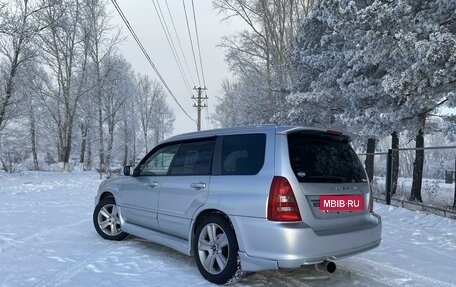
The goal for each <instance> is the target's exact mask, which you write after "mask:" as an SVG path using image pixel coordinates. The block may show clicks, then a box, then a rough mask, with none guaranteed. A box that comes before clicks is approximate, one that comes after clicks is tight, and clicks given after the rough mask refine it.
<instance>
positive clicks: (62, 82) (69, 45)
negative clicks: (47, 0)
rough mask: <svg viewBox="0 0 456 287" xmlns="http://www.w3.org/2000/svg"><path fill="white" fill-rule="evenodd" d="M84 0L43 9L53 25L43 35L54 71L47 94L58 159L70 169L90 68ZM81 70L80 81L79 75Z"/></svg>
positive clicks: (46, 56) (43, 45)
mask: <svg viewBox="0 0 456 287" xmlns="http://www.w3.org/2000/svg"><path fill="white" fill-rule="evenodd" d="M83 5H84V3H83V1H81V0H77V1H61V2H59V5H55V6H50V7H48V8H46V9H44V10H43V13H42V20H43V21H44V22H45V23H47V24H49V28H48V29H46V30H45V31H43V33H41V34H40V39H41V43H40V44H41V45H40V46H41V49H42V51H43V58H42V59H43V61H44V62H45V64H46V65H47V67H48V68H49V69H50V71H51V77H52V79H51V81H52V83H51V85H50V86H49V89H48V93H47V95H46V96H45V97H43V102H44V103H45V104H46V107H47V109H48V112H49V114H50V115H51V117H52V119H53V120H54V124H55V128H56V129H57V130H58V142H57V151H58V161H59V163H60V166H61V169H62V170H69V169H70V166H69V162H70V155H71V148H72V143H73V141H72V136H73V128H74V120H75V116H76V111H77V107H78V104H79V102H80V100H81V97H82V96H83V89H82V85H83V82H84V80H85V76H86V67H87V59H88V56H87V50H86V47H87V45H86V43H87V33H85V31H84V29H83V27H82V22H81V10H82V6H83ZM78 73H80V75H81V76H80V77H79V79H78V80H79V82H78V83H76V81H75V76H76V75H77V74H78Z"/></svg>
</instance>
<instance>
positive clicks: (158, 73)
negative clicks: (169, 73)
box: [111, 0, 196, 123]
mask: <svg viewBox="0 0 456 287" xmlns="http://www.w3.org/2000/svg"><path fill="white" fill-rule="evenodd" d="M111 2H112V4H113V5H114V7H115V8H116V10H117V12H118V13H119V15H120V17H121V18H122V20H123V22H124V23H125V25H126V26H127V29H128V30H129V31H130V33H131V35H132V36H133V38H134V39H135V41H136V44H138V46H139V48H140V49H141V51H142V52H143V54H144V56H145V57H146V59H147V61H148V62H149V64H150V65H151V67H152V69H153V70H154V71H155V73H156V74H157V76H158V78H159V79H160V81H161V82H162V84H163V86H164V87H165V89H166V90H167V91H168V93H169V94H170V95H171V97H172V98H173V99H174V101H175V102H176V104H177V105H178V106H179V108H180V109H181V110H182V111H183V112H184V114H185V115H186V116H187V117H188V118H189V119H191V120H192V121H193V122H195V123H196V121H195V120H194V119H193V118H192V117H191V116H190V115H189V114H188V113H187V112H186V111H185V109H184V108H183V107H182V105H181V104H180V103H179V101H178V100H177V98H176V97H175V96H174V94H173V92H172V91H171V89H170V88H169V86H168V84H167V83H166V82H165V80H164V79H163V77H162V75H161V74H160V72H159V71H158V69H157V67H156V66H155V64H154V62H152V59H151V58H150V56H149V54H148V53H147V51H146V49H145V48H144V46H143V45H142V43H141V41H140V40H139V38H138V36H137V35H136V33H135V31H134V30H133V28H132V27H131V25H130V22H128V19H127V17H126V16H125V15H124V13H123V12H122V9H121V8H120V6H119V5H118V4H117V1H116V0H111Z"/></svg>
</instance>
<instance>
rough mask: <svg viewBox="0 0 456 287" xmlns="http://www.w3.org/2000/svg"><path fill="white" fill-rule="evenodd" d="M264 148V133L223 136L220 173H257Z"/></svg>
mask: <svg viewBox="0 0 456 287" xmlns="http://www.w3.org/2000/svg"><path fill="white" fill-rule="evenodd" d="M265 148H266V135H265V134H245V135H232V136H224V137H223V143H222V174H223V175H255V174H257V173H258V172H259V171H260V170H261V168H262V167H263V164H264V154H265Z"/></svg>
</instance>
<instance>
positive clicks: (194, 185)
mask: <svg viewBox="0 0 456 287" xmlns="http://www.w3.org/2000/svg"><path fill="white" fill-rule="evenodd" d="M190 186H191V187H192V188H194V189H203V188H206V184H205V183H204V182H194V183H192V184H191V185H190Z"/></svg>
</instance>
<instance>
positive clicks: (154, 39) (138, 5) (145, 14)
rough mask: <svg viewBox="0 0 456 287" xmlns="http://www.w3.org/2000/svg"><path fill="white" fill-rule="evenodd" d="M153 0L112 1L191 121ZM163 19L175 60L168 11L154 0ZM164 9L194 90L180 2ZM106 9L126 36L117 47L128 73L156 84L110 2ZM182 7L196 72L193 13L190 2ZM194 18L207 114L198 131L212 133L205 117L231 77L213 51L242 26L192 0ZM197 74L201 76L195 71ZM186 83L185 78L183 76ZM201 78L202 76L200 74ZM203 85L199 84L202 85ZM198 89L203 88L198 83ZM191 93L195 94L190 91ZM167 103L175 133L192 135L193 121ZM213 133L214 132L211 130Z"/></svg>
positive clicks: (188, 101) (218, 52)
mask: <svg viewBox="0 0 456 287" xmlns="http://www.w3.org/2000/svg"><path fill="white" fill-rule="evenodd" d="M153 1H157V0H135V1H131V0H130V1H128V0H117V3H118V4H119V6H120V8H121V9H122V11H123V12H124V14H125V16H126V17H127V18H128V20H129V22H130V25H131V26H132V27H133V29H134V30H135V32H136V34H137V35H138V37H139V39H140V40H141V42H142V44H143V45H144V47H145V49H146V50H147V52H148V53H149V55H150V57H151V59H152V61H153V62H154V64H155V65H156V67H157V68H158V70H159V71H160V73H161V74H162V76H163V78H164V79H165V81H166V82H167V84H168V86H169V87H170V89H171V90H172V92H173V93H174V94H175V96H176V98H177V99H178V101H179V102H180V103H181V105H182V106H183V107H184V109H185V110H186V111H187V113H189V114H190V116H191V117H192V118H193V119H195V120H196V108H194V107H193V103H194V100H192V99H191V98H190V97H191V96H192V94H190V92H189V91H188V89H187V88H186V85H185V84H184V81H183V79H182V76H181V74H180V72H179V68H178V66H177V64H176V62H175V60H174V57H173V54H172V51H171V48H170V47H169V44H168V42H167V40H166V37H165V34H164V32H163V29H162V26H161V24H160V21H159V19H158V17H157V12H156V11H155V8H154V2H153ZM158 1H159V3H160V6H161V9H162V12H163V14H164V16H165V20H166V23H167V25H168V28H169V30H170V33H171V35H172V37H173V41H174V43H175V45H176V49H178V53H179V56H181V55H180V50H179V45H178V42H177V39H176V37H175V33H174V29H173V27H172V23H171V20H170V17H169V13H168V10H167V8H166V1H165V0H158ZM167 2H168V5H169V8H170V11H171V15H172V17H173V20H174V23H175V26H176V30H177V32H178V35H179V38H180V41H181V44H182V47H183V50H184V53H185V56H186V59H187V63H188V65H189V68H190V71H191V72H192V77H193V78H194V81H195V83H190V86H191V88H193V84H195V85H197V86H198V80H197V75H196V70H195V65H194V60H193V56H192V52H191V46H190V41H189V36H188V31H187V25H186V21H185V13H184V8H183V4H182V1H181V0H168V1H167ZM109 4H110V9H111V10H112V15H113V22H114V24H115V25H118V26H121V27H122V30H123V34H124V35H125V36H127V40H126V41H125V42H124V43H122V44H121V46H120V49H121V52H122V54H123V55H124V56H125V58H126V59H127V60H128V61H129V62H130V63H131V64H132V66H133V69H134V70H135V71H136V72H140V73H142V74H147V75H149V76H150V77H152V78H156V79H158V77H157V76H156V74H155V73H154V71H153V69H152V68H151V66H150V65H149V63H148V62H147V60H146V58H145V57H144V55H143V54H142V52H141V50H140V49H139V47H138V46H137V44H136V42H135V41H134V39H133V37H132V36H131V35H130V33H129V31H128V30H127V28H126V27H125V25H124V24H123V22H122V20H121V18H120V16H119V15H118V13H117V11H116V10H115V9H114V6H113V5H112V4H111V2H109ZM185 4H186V7H187V14H188V17H189V24H190V28H191V33H192V39H193V41H194V44H193V45H194V48H195V53H196V57H197V58H196V59H197V64H198V69H199V68H200V67H199V58H198V50H197V43H196V36H195V29H194V21H193V12H192V1H191V0H185ZM194 5H195V13H196V16H197V26H198V34H199V40H200V47H201V55H202V62H203V70H204V76H205V80H206V87H207V95H208V97H209V100H208V112H209V113H207V111H206V110H207V109H203V113H202V116H203V117H202V129H208V128H211V127H212V125H209V126H208V124H207V120H206V118H207V115H208V114H209V115H210V114H212V113H214V111H215V105H216V103H217V97H218V96H220V93H221V82H222V80H223V79H226V78H230V73H229V70H228V67H227V65H226V63H225V62H224V54H223V53H224V51H223V50H222V49H221V48H219V47H217V44H219V43H220V41H221V37H222V36H223V35H227V34H230V33H233V32H235V31H238V30H240V29H241V28H242V27H243V25H242V22H241V21H240V20H233V19H232V20H230V21H229V22H226V21H223V22H222V21H221V20H222V18H223V15H218V14H217V11H215V10H213V7H212V1H209V0H194ZM181 62H182V65H183V66H184V70H185V71H187V69H186V67H185V62H184V60H183V58H182V57H181ZM200 73H201V71H200ZM187 77H188V80H189V82H191V79H190V77H189V76H188V75H187ZM200 78H202V76H201V75H200ZM201 82H202V80H201ZM201 85H203V84H201ZM191 92H192V93H194V91H193V90H192V91H191ZM167 99H168V103H169V105H170V106H171V107H172V109H173V110H174V113H175V115H176V121H175V124H174V134H180V133H184V132H190V131H196V123H194V122H192V121H191V120H190V119H189V118H188V117H187V116H186V115H185V114H184V113H183V112H182V111H181V109H180V108H179V107H178V106H177V104H175V102H174V100H173V99H172V98H171V96H169V95H168V98H167ZM212 128H213V127H212Z"/></svg>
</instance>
